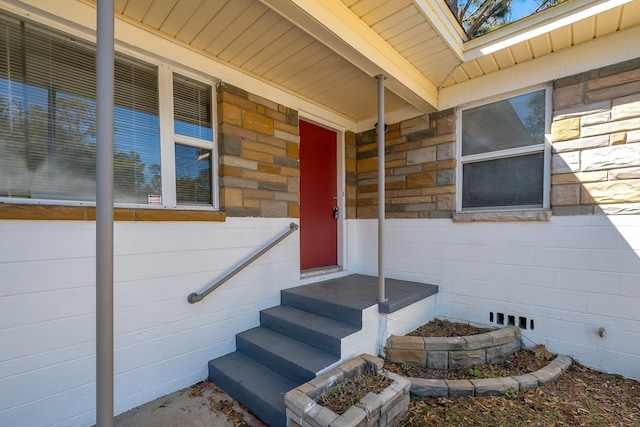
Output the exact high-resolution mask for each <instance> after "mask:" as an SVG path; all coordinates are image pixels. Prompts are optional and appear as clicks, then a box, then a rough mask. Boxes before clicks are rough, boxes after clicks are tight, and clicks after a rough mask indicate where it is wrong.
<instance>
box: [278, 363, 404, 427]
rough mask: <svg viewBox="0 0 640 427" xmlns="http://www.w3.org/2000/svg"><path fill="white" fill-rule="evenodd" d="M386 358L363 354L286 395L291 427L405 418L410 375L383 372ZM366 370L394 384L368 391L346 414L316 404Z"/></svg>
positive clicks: (347, 426)
mask: <svg viewBox="0 0 640 427" xmlns="http://www.w3.org/2000/svg"><path fill="white" fill-rule="evenodd" d="M383 366H384V361H383V360H382V359H380V358H379V357H375V356H371V355H368V354H362V355H360V356H357V357H355V358H353V359H350V360H348V361H346V362H344V363H342V364H340V365H339V366H337V367H336V368H333V369H330V370H328V371H327V372H325V373H323V374H321V375H319V376H317V377H316V378H314V379H313V380H311V381H309V382H307V383H304V384H302V385H301V386H298V387H296V388H295V389H293V390H291V391H289V392H287V394H285V396H284V403H285V405H286V412H287V419H288V421H289V423H288V424H289V425H290V426H292V427H329V426H330V427H361V426H362V427H364V426H367V427H370V426H379V427H384V426H388V425H392V424H393V423H394V422H395V421H396V420H399V419H402V417H404V416H405V415H406V414H407V412H408V411H409V390H410V387H411V382H410V381H409V379H408V378H405V377H403V376H400V375H397V374H395V373H393V372H386V371H383V370H382V368H383ZM365 370H372V371H374V372H375V373H376V374H381V375H385V376H386V377H387V378H389V379H391V380H392V381H393V383H392V384H391V385H389V386H388V387H387V388H385V389H384V390H383V391H382V392H380V393H377V394H376V393H371V392H370V393H367V394H366V395H365V396H364V397H363V398H362V399H360V401H359V402H358V403H357V404H355V405H354V406H352V407H351V408H349V409H348V410H347V411H346V412H345V413H344V414H342V415H338V414H336V413H335V412H333V411H332V410H330V409H328V408H325V407H324V406H322V405H320V404H318V403H316V399H317V398H318V397H320V395H322V394H323V393H325V392H328V391H330V390H332V389H333V388H335V387H336V386H337V385H338V384H339V383H340V382H341V381H344V379H345V378H353V377H355V376H357V375H360V374H361V373H363V372H364V371H365Z"/></svg>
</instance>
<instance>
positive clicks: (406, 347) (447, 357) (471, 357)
mask: <svg viewBox="0 0 640 427" xmlns="http://www.w3.org/2000/svg"><path fill="white" fill-rule="evenodd" d="M520 347H521V342H520V329H519V328H517V327H516V326H507V327H505V328H500V329H496V330H495V331H491V332H487V333H484V334H477V335H467V336H462V337H448V338H441V337H412V336H395V335H392V336H391V337H389V339H388V340H387V346H386V348H385V353H386V357H387V360H389V361H390V362H394V363H410V364H412V365H416V366H420V367H422V368H429V369H460V368H462V369H465V368H471V367H473V366H476V365H480V364H483V363H490V364H494V363H500V362H502V361H503V360H505V359H506V358H507V357H509V356H511V355H512V354H513V353H515V352H516V351H518V350H520Z"/></svg>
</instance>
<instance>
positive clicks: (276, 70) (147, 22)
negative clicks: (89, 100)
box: [79, 0, 640, 122]
mask: <svg viewBox="0 0 640 427" xmlns="http://www.w3.org/2000/svg"><path fill="white" fill-rule="evenodd" d="M79 1H83V2H88V3H90V4H93V5H95V0H79ZM115 5H116V16H117V17H118V18H120V19H124V20H127V21H129V22H132V23H134V24H135V25H138V26H141V27H144V28H146V29H148V30H151V31H154V32H159V33H161V34H162V35H163V36H165V37H168V38H172V39H175V40H176V41H177V42H179V43H181V44H183V45H185V46H188V47H190V48H191V49H194V50H196V51H199V52H201V53H203V54H205V55H207V56H209V57H212V58H215V59H216V60H217V61H220V62H223V63H226V64H228V65H230V66H231V67H234V68H236V69H238V70H239V71H242V72H244V73H246V74H249V75H251V76H254V77H256V78H258V79H260V80H262V81H265V82H267V83H269V84H271V85H274V86H276V87H279V88H281V89H283V90H285V91H288V92H290V93H293V94H295V95H296V96H299V97H301V98H304V99H306V100H308V101H310V102H312V103H315V104H318V105H320V106H322V107H324V108H327V109H329V110H331V111H333V112H335V113H337V114H339V115H342V116H344V117H346V118H348V119H350V120H353V121H354V122H358V121H363V120H367V119H371V118H373V117H375V115H376V109H377V94H376V80H375V78H374V77H375V76H376V75H378V74H383V75H384V76H385V77H386V79H387V80H386V87H387V90H386V94H385V109H386V111H388V112H391V111H399V110H403V109H407V111H413V112H414V113H415V114H418V113H419V112H430V111H433V110H435V109H436V108H437V106H438V91H439V89H440V88H442V87H446V86H451V85H455V84H458V83H461V82H464V81H466V80H469V79H472V78H476V77H480V76H482V75H485V74H488V73H492V72H495V71H498V70H501V69H504V68H508V67H510V66H513V65H515V64H518V63H521V62H524V61H532V60H535V58H538V57H540V56H543V55H547V54H550V53H552V52H555V51H558V50H560V49H567V48H570V47H571V46H573V45H576V44H579V43H583V42H587V41H588V40H591V39H594V38H597V37H601V36H605V35H607V34H610V33H612V32H616V31H621V30H623V29H625V28H628V27H631V26H635V25H639V24H640V0H632V1H629V0H570V1H568V2H567V3H565V4H563V5H560V6H558V7H555V8H553V9H550V10H547V11H545V12H543V13H540V14H537V15H535V16H532V17H530V18H527V19H525V20H522V21H520V22H518V23H515V24H511V25H509V26H507V27H504V28H502V29H500V30H498V31H495V32H493V33H491V34H489V35H487V36H484V37H481V38H479V39H475V40H472V41H468V42H465V41H466V36H465V35H464V32H463V31H462V29H461V28H460V27H459V25H458V24H457V22H455V20H454V18H453V15H452V14H451V12H450V11H449V10H448V9H447V6H446V5H445V3H444V0H393V1H384V0H322V1H320V0H115Z"/></svg>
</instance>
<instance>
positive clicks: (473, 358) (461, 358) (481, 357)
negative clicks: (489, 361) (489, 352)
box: [449, 350, 486, 369]
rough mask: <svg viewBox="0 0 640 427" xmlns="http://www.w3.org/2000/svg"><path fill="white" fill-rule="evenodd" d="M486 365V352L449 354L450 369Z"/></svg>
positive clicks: (472, 351)
mask: <svg viewBox="0 0 640 427" xmlns="http://www.w3.org/2000/svg"><path fill="white" fill-rule="evenodd" d="M483 363H486V351H485V350H470V351H452V352H450V353H449V369H461V368H462V369H464V368H470V367H472V366H476V365H481V364H483Z"/></svg>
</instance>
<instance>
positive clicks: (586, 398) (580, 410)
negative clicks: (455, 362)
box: [399, 363, 640, 427]
mask: <svg viewBox="0 0 640 427" xmlns="http://www.w3.org/2000/svg"><path fill="white" fill-rule="evenodd" d="M423 425H430V426H431V425H432V426H454V425H455V426H462V427H464V426H479V427H482V426H485V427H490V426H491V427H494V426H530V425H532V426H554V425H557V426H560V425H567V426H587V427H590V426H594V425H598V426H617V427H620V426H623V427H631V426H640V382H638V381H635V380H631V379H623V378H619V377H617V376H613V375H610V374H606V373H603V372H598V371H595V370H592V369H589V368H585V367H584V366H581V365H579V364H577V363H574V364H573V365H572V366H571V368H570V369H569V370H568V371H567V372H566V373H564V374H563V375H561V376H560V378H559V379H558V380H557V381H556V382H554V383H550V384H546V385H544V386H542V387H538V388H537V389H535V390H531V391H528V392H525V393H519V394H517V395H516V396H514V397H507V396H493V397H473V398H471V397H465V398H446V397H445V398H443V397H440V398H430V399H426V400H415V399H412V400H411V403H410V411H409V415H408V416H407V418H406V419H405V420H403V421H402V423H400V424H399V427H409V426H423Z"/></svg>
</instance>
